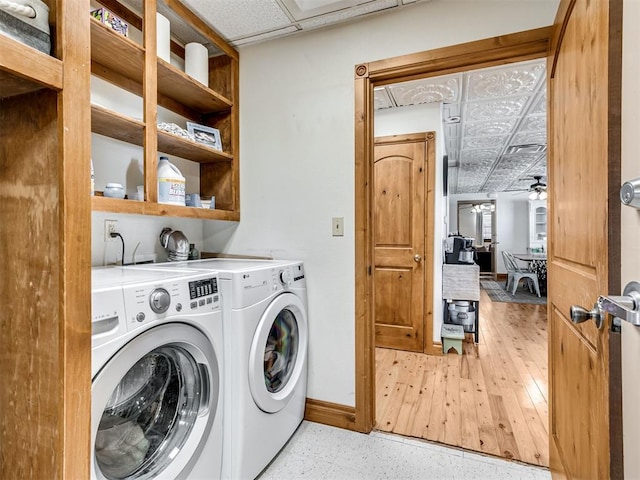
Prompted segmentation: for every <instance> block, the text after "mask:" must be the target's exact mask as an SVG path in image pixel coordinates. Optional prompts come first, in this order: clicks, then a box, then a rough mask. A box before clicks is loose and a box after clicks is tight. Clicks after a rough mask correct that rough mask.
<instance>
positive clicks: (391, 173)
mask: <svg viewBox="0 0 640 480" xmlns="http://www.w3.org/2000/svg"><path fill="white" fill-rule="evenodd" d="M380 150H382V151H384V150H386V151H390V155H389V156H388V157H384V158H380V159H379V160H377V161H376V163H375V168H374V171H375V173H374V179H373V181H374V188H373V191H374V192H375V195H376V199H375V205H376V210H375V215H376V216H375V227H374V231H375V239H374V242H375V244H376V246H378V247H382V246H390V247H399V246H403V247H407V248H412V233H413V229H412V222H411V220H412V219H411V214H412V205H411V202H412V200H413V198H412V196H411V195H410V192H411V191H412V182H413V170H414V162H413V158H411V157H403V156H401V155H398V154H395V155H394V147H391V148H381V149H380ZM380 150H379V151H380ZM408 154H409V155H412V154H413V152H408ZM415 154H416V155H418V156H423V155H424V151H420V150H418V151H417V152H415ZM418 161H419V160H418ZM417 208H420V207H419V206H417ZM418 227H419V226H418Z"/></svg>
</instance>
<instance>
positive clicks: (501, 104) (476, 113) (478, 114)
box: [464, 95, 530, 122]
mask: <svg viewBox="0 0 640 480" xmlns="http://www.w3.org/2000/svg"><path fill="white" fill-rule="evenodd" d="M529 98H530V96H529V95H521V96H519V97H512V98H509V99H505V100H489V101H477V102H469V103H466V104H465V112H464V118H465V120H466V121H468V122H477V121H486V120H497V119H502V118H510V117H518V116H520V115H521V114H522V111H523V110H524V107H525V105H526V104H527V101H528V100H529Z"/></svg>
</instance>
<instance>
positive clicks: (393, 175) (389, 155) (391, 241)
mask: <svg viewBox="0 0 640 480" xmlns="http://www.w3.org/2000/svg"><path fill="white" fill-rule="evenodd" d="M427 143H428V142H427V135H426V134H418V135H404V136H393V137H382V138H377V139H376V141H375V147H374V164H373V190H372V191H373V199H372V204H373V219H374V221H373V235H372V237H373V251H374V267H373V285H374V288H373V291H374V298H373V310H374V318H375V335H376V346H378V347H387V348H397V349H401V350H411V351H418V352H421V351H423V350H424V319H425V317H424V316H425V303H426V302H425V300H426V290H425V289H426V283H425V272H426V269H425V261H431V260H430V259H426V258H425V253H426V252H425V235H426V225H427V220H431V219H427V218H426V212H427V208H426V198H427V193H426V185H427V179H426V177H427V168H426V166H427V162H428V161H429V159H427V151H428V150H429V151H433V148H431V149H428V148H427ZM431 161H432V160H431Z"/></svg>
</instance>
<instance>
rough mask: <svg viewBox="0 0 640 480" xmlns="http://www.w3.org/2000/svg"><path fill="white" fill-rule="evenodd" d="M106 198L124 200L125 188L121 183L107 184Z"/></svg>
mask: <svg viewBox="0 0 640 480" xmlns="http://www.w3.org/2000/svg"><path fill="white" fill-rule="evenodd" d="M104 196H105V197H110V198H124V187H123V186H122V185H121V184H119V183H107V185H106V186H105V187H104Z"/></svg>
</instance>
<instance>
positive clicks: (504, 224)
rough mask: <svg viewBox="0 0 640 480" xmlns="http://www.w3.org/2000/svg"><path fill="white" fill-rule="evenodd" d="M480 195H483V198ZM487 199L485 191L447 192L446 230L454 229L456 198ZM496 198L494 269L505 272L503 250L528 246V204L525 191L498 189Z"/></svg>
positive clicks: (456, 225) (516, 249)
mask: <svg viewBox="0 0 640 480" xmlns="http://www.w3.org/2000/svg"><path fill="white" fill-rule="evenodd" d="M483 197H484V198H483ZM459 200H462V201H468V200H478V201H479V202H481V201H487V200H489V199H488V198H487V196H486V195H483V194H478V193H465V194H459V195H450V196H449V212H450V222H449V232H457V230H458V219H457V211H458V207H457V205H458V201H459ZM495 202H496V241H497V242H498V245H497V247H496V253H497V255H498V257H497V262H498V263H497V267H496V270H497V273H507V269H506V268H505V267H504V261H503V260H502V254H501V253H500V252H501V251H503V250H506V251H509V252H512V253H519V252H526V251H527V247H528V246H529V204H528V200H527V196H526V195H514V194H513V193H511V192H501V193H498V194H497V198H495Z"/></svg>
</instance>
